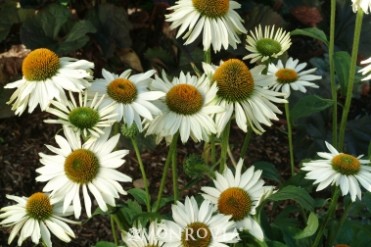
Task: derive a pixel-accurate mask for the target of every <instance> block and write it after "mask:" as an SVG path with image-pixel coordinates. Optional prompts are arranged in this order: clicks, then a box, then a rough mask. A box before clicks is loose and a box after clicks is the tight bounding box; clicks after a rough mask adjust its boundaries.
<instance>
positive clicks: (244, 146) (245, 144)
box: [240, 126, 253, 158]
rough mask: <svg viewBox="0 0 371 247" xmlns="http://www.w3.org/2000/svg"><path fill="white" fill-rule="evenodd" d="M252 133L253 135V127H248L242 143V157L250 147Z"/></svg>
mask: <svg viewBox="0 0 371 247" xmlns="http://www.w3.org/2000/svg"><path fill="white" fill-rule="evenodd" d="M252 135H253V131H252V129H251V127H250V126H249V127H248V128H247V133H246V135H245V138H244V140H243V144H242V147H241V152H240V158H244V157H245V155H246V152H247V149H248V147H249V144H250V141H251V137H252Z"/></svg>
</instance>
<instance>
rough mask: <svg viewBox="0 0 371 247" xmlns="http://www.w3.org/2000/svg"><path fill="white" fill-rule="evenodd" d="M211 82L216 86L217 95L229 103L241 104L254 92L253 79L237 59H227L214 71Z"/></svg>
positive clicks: (244, 65)
mask: <svg viewBox="0 0 371 247" xmlns="http://www.w3.org/2000/svg"><path fill="white" fill-rule="evenodd" d="M213 80H215V81H216V84H217V86H218V92H217V95H218V96H219V97H220V98H222V99H224V100H227V101H229V102H241V101H243V100H245V99H247V98H249V97H250V95H251V94H252V92H253V91H254V78H253V77H252V74H251V72H250V70H249V68H248V67H247V66H246V64H245V63H244V62H243V61H241V60H239V59H229V60H227V61H226V62H224V63H223V64H222V65H220V66H219V68H217V69H216V70H215V73H214V76H213Z"/></svg>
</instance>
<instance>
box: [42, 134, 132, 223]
mask: <svg viewBox="0 0 371 247" xmlns="http://www.w3.org/2000/svg"><path fill="white" fill-rule="evenodd" d="M64 134H65V136H66V138H64V137H62V136H60V135H56V136H55V140H56V142H57V144H58V146H59V147H53V146H50V145H46V147H47V148H48V149H49V150H50V151H52V152H53V153H54V154H53V155H49V154H44V153H39V155H40V157H41V159H40V163H41V164H43V166H42V167H40V168H38V169H36V172H37V173H39V174H40V175H39V176H37V177H36V181H40V182H47V184H46V185H45V187H44V188H43V191H45V192H51V194H52V195H53V196H55V197H56V198H60V199H61V200H63V210H67V208H68V206H69V205H70V204H71V203H72V205H73V209H74V214H75V217H76V218H79V217H80V215H81V201H80V191H81V190H82V195H83V198H84V204H85V210H86V213H87V215H88V217H90V216H91V206H92V201H91V199H90V196H89V193H88V191H89V192H90V193H91V194H93V196H94V198H95V199H96V201H97V203H98V206H99V208H100V209H101V210H103V211H107V210H108V208H107V204H109V205H111V206H115V199H116V198H118V197H119V194H122V195H125V194H126V191H125V190H124V189H123V188H122V186H121V185H120V184H119V183H118V182H130V181H131V180H132V179H131V178H130V177H129V176H127V175H125V174H124V173H121V172H119V171H118V170H116V169H117V168H119V167H120V166H121V165H122V164H124V162H125V160H124V159H123V157H124V156H125V155H126V154H128V150H116V151H113V150H114V149H115V148H116V145H117V142H118V141H119V137H120V135H119V134H117V135H115V136H113V137H111V138H109V132H108V131H107V130H106V131H105V133H104V134H103V135H102V136H100V137H99V138H98V139H89V140H88V141H86V142H85V143H81V139H80V136H78V135H77V134H76V133H75V132H73V131H72V130H71V129H69V128H64Z"/></svg>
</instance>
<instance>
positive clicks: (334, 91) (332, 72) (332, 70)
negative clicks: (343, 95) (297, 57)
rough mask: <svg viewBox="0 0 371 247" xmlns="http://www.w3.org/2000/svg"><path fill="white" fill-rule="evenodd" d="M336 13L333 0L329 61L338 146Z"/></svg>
mask: <svg viewBox="0 0 371 247" xmlns="http://www.w3.org/2000/svg"><path fill="white" fill-rule="evenodd" d="M335 15H336V0H331V17H330V43H329V63H330V85H331V97H332V101H333V102H334V105H333V107H332V144H333V145H334V147H335V148H336V147H337V143H338V135H337V133H338V116H337V115H338V113H337V112H338V105H337V88H336V83H335V62H334V47H335Z"/></svg>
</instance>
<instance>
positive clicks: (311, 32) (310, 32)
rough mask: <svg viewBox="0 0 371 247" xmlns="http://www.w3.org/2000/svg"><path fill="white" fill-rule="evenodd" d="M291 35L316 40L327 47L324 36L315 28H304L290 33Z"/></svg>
mask: <svg viewBox="0 0 371 247" xmlns="http://www.w3.org/2000/svg"><path fill="white" fill-rule="evenodd" d="M290 34H291V35H303V36H307V37H311V38H313V39H317V40H320V41H322V42H323V43H325V44H326V45H327V46H328V40H327V36H326V34H325V33H324V32H323V31H322V30H321V29H318V28H316V27H310V28H304V29H295V30H293V31H291V33H290Z"/></svg>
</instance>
